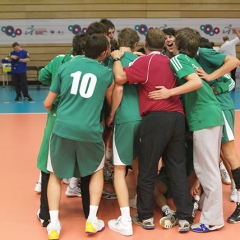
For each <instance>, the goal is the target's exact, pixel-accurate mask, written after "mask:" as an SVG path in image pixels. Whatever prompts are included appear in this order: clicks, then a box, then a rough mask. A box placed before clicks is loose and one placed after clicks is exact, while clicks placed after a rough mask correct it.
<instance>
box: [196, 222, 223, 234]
mask: <svg viewBox="0 0 240 240" xmlns="http://www.w3.org/2000/svg"><path fill="white" fill-rule="evenodd" d="M223 227H224V224H222V225H207V224H201V223H197V224H193V225H192V226H191V230H192V231H193V232H197V233H207V232H212V231H216V230H218V229H220V228H223Z"/></svg>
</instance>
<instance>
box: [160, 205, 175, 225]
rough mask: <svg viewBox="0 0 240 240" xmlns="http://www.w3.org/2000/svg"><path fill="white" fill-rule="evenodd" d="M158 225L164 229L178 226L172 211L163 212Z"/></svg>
mask: <svg viewBox="0 0 240 240" xmlns="http://www.w3.org/2000/svg"><path fill="white" fill-rule="evenodd" d="M159 223H160V225H161V226H162V227H164V228H172V227H174V226H176V225H177V224H178V219H177V217H176V213H175V212H174V211H173V210H171V209H170V210H168V209H167V210H166V211H165V212H163V217H162V218H161V219H160V220H159Z"/></svg>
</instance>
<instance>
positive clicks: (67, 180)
mask: <svg viewBox="0 0 240 240" xmlns="http://www.w3.org/2000/svg"><path fill="white" fill-rule="evenodd" d="M70 181H71V178H63V179H62V182H63V183H65V184H69V183H70Z"/></svg>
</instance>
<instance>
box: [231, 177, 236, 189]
mask: <svg viewBox="0 0 240 240" xmlns="http://www.w3.org/2000/svg"><path fill="white" fill-rule="evenodd" d="M235 189H236V185H235V182H234V180H233V179H231V190H232V191H233V190H235Z"/></svg>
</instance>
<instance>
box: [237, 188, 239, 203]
mask: <svg viewBox="0 0 240 240" xmlns="http://www.w3.org/2000/svg"><path fill="white" fill-rule="evenodd" d="M237 202H238V203H240V192H239V191H237Z"/></svg>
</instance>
